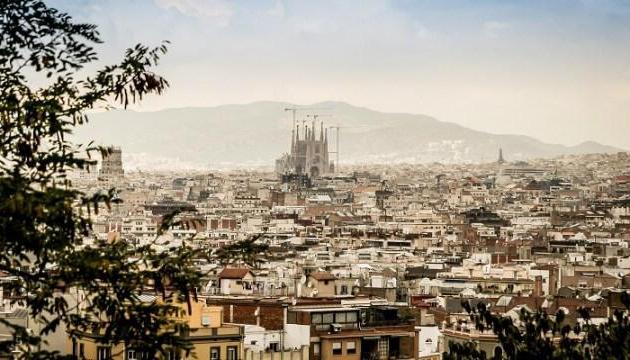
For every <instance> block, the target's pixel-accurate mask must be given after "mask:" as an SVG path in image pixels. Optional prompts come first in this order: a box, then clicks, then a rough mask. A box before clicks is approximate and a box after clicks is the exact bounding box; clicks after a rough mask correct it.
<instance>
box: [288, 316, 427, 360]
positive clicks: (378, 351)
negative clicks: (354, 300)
mask: <svg viewBox="0 0 630 360" xmlns="http://www.w3.org/2000/svg"><path fill="white" fill-rule="evenodd" d="M287 324H288V326H289V327H294V328H295V329H293V330H292V332H294V333H298V332H307V333H308V334H309V337H310V346H311V348H310V354H309V355H310V356H309V358H310V359H312V360H328V359H343V360H361V359H374V360H387V359H415V358H416V357H417V354H418V342H417V340H416V331H415V328H414V324H413V321H407V320H405V319H401V318H400V316H399V313H398V310H397V309H396V308H393V307H388V306H369V307H367V308H366V307H362V308H352V307H340V306H329V307H326V306H322V305H319V306H296V307H293V308H291V309H289V312H288V320H287Z"/></svg>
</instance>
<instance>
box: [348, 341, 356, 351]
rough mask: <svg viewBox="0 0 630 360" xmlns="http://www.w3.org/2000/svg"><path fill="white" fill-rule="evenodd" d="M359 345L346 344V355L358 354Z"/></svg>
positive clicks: (350, 342) (349, 342)
mask: <svg viewBox="0 0 630 360" xmlns="http://www.w3.org/2000/svg"><path fill="white" fill-rule="evenodd" d="M356 353H357V344H356V343H355V342H354V341H348V342H347V343H346V354H356Z"/></svg>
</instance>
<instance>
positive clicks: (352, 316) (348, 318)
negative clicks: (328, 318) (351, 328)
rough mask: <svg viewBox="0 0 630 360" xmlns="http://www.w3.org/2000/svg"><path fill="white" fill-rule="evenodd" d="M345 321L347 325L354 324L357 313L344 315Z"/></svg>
mask: <svg viewBox="0 0 630 360" xmlns="http://www.w3.org/2000/svg"><path fill="white" fill-rule="evenodd" d="M346 321H347V322H349V323H354V322H357V313H356V312H350V313H347V314H346Z"/></svg>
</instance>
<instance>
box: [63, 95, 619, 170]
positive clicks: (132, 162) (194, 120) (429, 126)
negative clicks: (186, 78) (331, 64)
mask: <svg viewBox="0 0 630 360" xmlns="http://www.w3.org/2000/svg"><path fill="white" fill-rule="evenodd" d="M289 106H292V105H290V104H287V103H281V102H269V101H265V102H255V103H250V104H243V105H222V106H216V107H187V108H177V109H166V110H160V111H153V112H137V111H122V110H114V111H108V112H103V113H95V114H92V115H91V116H90V121H89V123H88V124H86V125H83V126H82V127H80V128H78V129H77V131H76V132H75V136H76V139H77V140H79V141H88V140H90V139H91V140H95V141H96V143H98V144H103V145H116V146H120V147H122V149H123V154H124V160H125V162H126V167H127V168H131V169H134V168H140V169H164V168H166V169H177V168H199V169H202V168H226V167H237V166H241V167H242V166H261V165H269V166H271V165H272V164H273V161H274V159H276V158H278V157H279V156H280V155H281V154H282V153H284V152H288V150H289V147H290V141H291V123H292V119H291V114H290V112H286V111H284V109H285V108H286V107H289ZM304 108H314V109H317V110H313V111H310V113H313V112H316V113H319V114H322V117H320V119H321V120H323V121H324V124H325V125H326V126H331V125H336V126H340V127H341V129H340V139H339V143H340V147H339V152H340V159H341V163H342V164H343V163H366V162H373V163H392V162H407V163H427V162H442V163H462V162H489V161H494V160H495V159H496V158H497V156H498V149H499V148H502V149H503V154H504V157H505V158H506V160H507V161H515V160H526V159H530V158H544V157H554V156H559V155H565V154H585V153H611V152H618V151H621V150H620V149H618V148H615V147H612V146H607V145H602V144H599V143H596V142H592V141H589V142H584V143H582V144H579V145H576V146H565V145H560V144H548V143H544V142H542V141H539V140H536V139H534V138H532V137H529V136H524V135H498V134H490V133H487V132H482V131H477V130H473V129H469V128H466V127H463V126H460V125H457V124H454V123H449V122H443V121H439V120H437V119H435V118H432V117H430V116H426V115H419V114H403V113H384V112H379V111H373V110H370V109H367V108H362V107H357V106H353V105H350V104H347V103H343V102H330V101H329V102H322V103H317V104H312V105H308V106H305V107H304ZM306 113H309V111H298V113H297V114H298V115H297V122H298V124H300V125H301V124H302V120H307V124H310V123H311V122H310V120H311V118H308V119H306V118H305V117H304V115H305V114H306ZM326 115H330V116H326ZM317 128H319V125H318V126H317ZM328 135H329V140H330V143H331V144H330V145H329V150H330V151H333V150H334V147H335V135H336V130H333V129H330V130H329V134H328ZM331 158H334V156H331Z"/></svg>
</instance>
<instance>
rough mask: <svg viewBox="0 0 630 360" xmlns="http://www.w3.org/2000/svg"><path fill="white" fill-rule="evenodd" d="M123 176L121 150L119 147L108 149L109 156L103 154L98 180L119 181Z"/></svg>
mask: <svg viewBox="0 0 630 360" xmlns="http://www.w3.org/2000/svg"><path fill="white" fill-rule="evenodd" d="M124 175H125V172H124V170H123V165H122V150H121V149H120V148H119V147H112V148H110V152H109V154H103V160H102V162H101V169H100V171H99V173H98V178H99V179H100V180H117V179H121V178H122V177H123V176H124Z"/></svg>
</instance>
